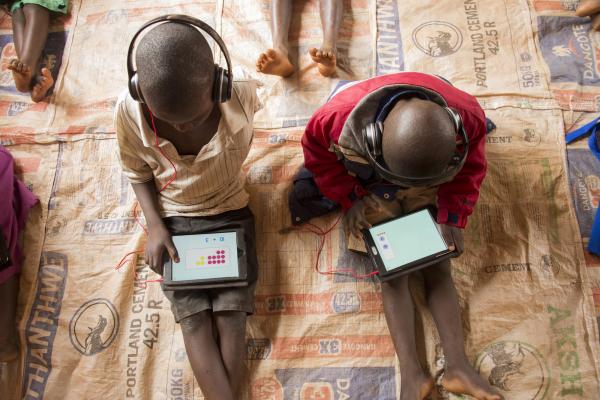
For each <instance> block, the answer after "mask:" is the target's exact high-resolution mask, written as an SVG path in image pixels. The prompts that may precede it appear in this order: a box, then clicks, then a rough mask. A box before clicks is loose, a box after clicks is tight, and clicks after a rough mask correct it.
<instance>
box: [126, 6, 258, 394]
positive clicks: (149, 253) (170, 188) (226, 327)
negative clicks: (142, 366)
mask: <svg viewBox="0 0 600 400" xmlns="http://www.w3.org/2000/svg"><path fill="white" fill-rule="evenodd" d="M201 31H203V32H204V33H205V34H207V35H209V36H210V37H211V38H212V39H213V40H214V41H215V42H216V43H217V44H218V46H219V47H220V49H221V52H222V53H223V55H224V57H225V60H226V61H227V69H224V68H221V67H219V66H218V65H216V64H215V63H214V61H213V57H212V51H211V48H210V46H209V44H208V43H207V41H206V39H205V38H204V35H203V34H202V33H201ZM142 32H145V33H144V35H143V36H142V37H141V39H140V40H139V43H137V46H136V39H137V38H138V36H140V35H141V33H142ZM134 47H136V49H135V57H134ZM134 60H135V67H136V68H137V70H136V69H134ZM127 67H128V73H129V90H128V91H125V92H124V93H123V94H122V95H121V96H120V97H119V99H118V101H117V105H116V110H115V125H116V132H117V139H118V145H119V155H120V159H121V165H122V168H123V173H124V174H125V175H126V176H127V178H128V179H129V181H130V182H131V184H132V186H133V190H134V192H135V195H136V197H137V199H138V201H139V204H140V205H141V208H142V210H143V212H144V216H145V218H146V223H147V233H148V241H147V244H146V259H147V262H148V264H149V265H150V267H151V268H152V269H153V270H154V271H156V272H158V273H162V272H163V263H164V262H165V258H171V259H172V260H173V261H174V262H177V263H179V259H180V256H179V254H178V253H177V249H176V247H175V245H174V243H173V237H172V236H173V235H181V234H184V235H185V234H199V233H206V232H215V231H219V230H223V229H225V230H227V229H235V230H238V231H241V232H243V237H244V240H245V245H246V253H245V254H246V262H247V268H248V282H247V285H246V286H238V287H220V288H216V289H215V288H212V289H189V290H176V291H170V290H165V291H164V292H165V296H166V297H167V298H168V299H169V301H170V302H171V308H172V311H173V314H174V316H175V320H176V321H177V322H179V323H180V324H181V330H182V333H183V338H184V343H185V348H186V351H187V355H188V359H189V361H190V364H191V366H192V370H193V372H194V376H195V378H196V380H197V381H198V383H199V385H200V388H201V389H202V393H203V394H204V396H205V397H206V398H207V399H219V400H222V399H225V400H226V399H231V400H233V399H237V398H239V391H240V382H241V377H242V376H241V375H242V366H243V362H244V359H245V354H246V349H245V331H246V317H247V315H248V314H250V313H252V312H253V308H254V307H253V304H254V297H253V296H254V286H255V284H256V279H257V269H258V263H257V258H256V249H255V232H254V217H253V215H252V212H251V211H250V209H249V208H248V206H247V205H248V194H247V192H246V191H245V189H244V182H245V178H244V176H243V174H242V164H243V162H244V160H245V159H246V156H247V155H248V151H249V149H250V144H251V142H252V137H253V129H252V122H253V118H254V113H255V112H256V111H257V109H258V108H259V107H260V103H259V101H258V98H257V95H256V83H255V82H253V81H235V82H234V81H233V80H232V76H231V62H230V59H229V55H228V53H227V49H226V47H225V44H224V43H223V41H222V39H221V38H220V37H219V36H218V34H217V33H216V32H215V31H214V30H213V29H212V28H210V27H209V26H208V25H206V24H205V23H204V22H202V21H199V20H197V19H194V18H190V17H187V16H183V15H169V16H164V17H159V18H156V19H154V20H152V21H150V22H148V23H146V24H145V25H144V26H142V28H141V29H140V30H139V31H138V32H137V33H136V35H135V36H134V37H133V39H132V41H131V45H130V48H129V54H128V60H127ZM182 257H183V254H182Z"/></svg>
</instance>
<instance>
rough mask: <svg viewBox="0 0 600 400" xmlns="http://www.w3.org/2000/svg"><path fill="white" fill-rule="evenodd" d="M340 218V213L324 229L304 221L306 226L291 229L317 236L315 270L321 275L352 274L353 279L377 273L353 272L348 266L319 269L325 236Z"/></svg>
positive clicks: (376, 272) (377, 272)
mask: <svg viewBox="0 0 600 400" xmlns="http://www.w3.org/2000/svg"><path fill="white" fill-rule="evenodd" d="M341 219H342V215H340V216H339V217H338V218H337V219H336V221H335V222H334V223H333V225H331V227H329V228H328V229H327V230H324V229H322V228H321V227H319V226H317V225H315V224H313V223H311V222H307V223H306V226H307V227H308V228H303V227H295V226H294V227H292V228H293V229H296V230H298V231H301V232H302V231H304V232H310V233H314V234H315V235H317V236H319V238H320V243H319V250H318V251H317V259H316V261H315V271H317V273H319V274H321V275H342V276H352V277H353V278H355V279H367V278H370V277H372V276H375V275H378V274H379V271H373V272H370V273H368V274H357V273H356V272H354V271H353V270H351V269H348V268H345V269H335V270H330V271H321V270H320V269H319V259H320V258H321V253H322V252H323V247H324V246H325V236H327V235H328V234H329V233H330V232H331V231H332V230H333V229H334V228H335V227H336V226H337V225H338V224H339V223H340V221H341Z"/></svg>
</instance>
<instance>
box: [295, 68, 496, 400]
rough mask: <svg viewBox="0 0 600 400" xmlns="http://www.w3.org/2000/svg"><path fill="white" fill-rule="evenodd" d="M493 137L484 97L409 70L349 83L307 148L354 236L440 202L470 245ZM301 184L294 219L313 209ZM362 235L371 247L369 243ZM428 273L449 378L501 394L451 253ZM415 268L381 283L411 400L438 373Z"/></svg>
mask: <svg viewBox="0 0 600 400" xmlns="http://www.w3.org/2000/svg"><path fill="white" fill-rule="evenodd" d="M485 136H486V119H485V115H484V113H483V110H482V109H481V107H480V106H479V104H478V103H477V100H476V99H475V98H474V97H472V96H470V95H468V94H467V93H465V92H462V91H461V90H459V89H457V88H455V87H453V86H452V85H450V84H449V83H448V82H447V81H445V80H443V79H441V78H439V77H436V76H432V75H427V74H422V73H412V72H403V73H397V74H391V75H384V76H378V77H374V78H371V79H368V80H365V81H362V82H358V83H355V84H353V85H348V86H346V87H345V88H342V89H341V90H339V91H338V92H337V93H335V94H334V95H333V96H332V97H331V98H330V100H329V101H328V102H327V103H326V104H325V105H323V106H322V107H321V108H320V109H319V110H317V111H316V112H315V114H314V115H313V116H312V118H311V119H310V121H309V122H308V125H307V127H306V130H305V132H304V136H303V138H302V147H303V150H304V158H305V167H306V169H307V170H308V172H310V173H312V177H313V179H314V183H315V184H316V187H317V188H318V190H319V191H320V193H321V194H320V196H322V200H323V201H325V202H331V201H333V202H334V203H337V204H338V205H339V206H341V207H342V209H343V210H344V212H345V223H346V228H347V229H348V231H349V232H350V233H351V234H352V235H351V236H350V238H351V237H360V236H361V233H360V232H361V230H362V229H366V228H369V227H370V226H371V225H372V224H375V223H377V222H380V221H382V220H384V219H389V218H392V217H395V216H400V215H402V214H405V213H408V212H411V211H415V210H418V209H420V208H424V207H426V206H432V207H435V208H437V222H438V223H439V224H441V227H442V233H443V234H444V236H445V237H446V238H447V240H448V241H449V242H451V243H454V246H455V247H456V248H457V249H458V250H459V252H462V250H463V240H462V233H461V229H462V228H464V227H465V225H466V223H467V218H468V216H469V215H470V214H471V213H472V211H473V207H474V206H475V203H476V201H477V199H478V197H479V188H480V186H481V183H482V181H483V178H484V177H485V173H486V160H485V153H484V145H485ZM306 172H307V171H304V172H303V174H304V176H306ZM295 186H299V185H295ZM303 186H304V187H306V186H307V185H306V184H304V185H303ZM293 193H294V192H292V196H291V197H290V205H291V208H292V210H291V211H292V218H293V221H294V223H299V222H304V221H306V219H307V218H310V213H309V212H307V211H306V210H296V209H295V208H296V206H298V205H301V204H302V201H301V199H300V200H297V199H294V196H295V195H294V194H293ZM311 206H313V207H314V209H315V210H327V208H326V207H321V208H320V207H315V204H314V202H313V203H311ZM329 209H331V208H329ZM356 241H357V242H358V243H360V247H362V251H364V242H363V241H362V240H356ZM418 273H422V274H423V277H424V281H425V290H426V296H427V301H428V305H429V308H430V310H431V313H432V315H433V318H434V320H435V323H436V325H437V328H438V332H439V334H440V338H441V342H442V346H443V349H444V355H445V372H444V377H443V379H442V385H443V386H444V388H445V389H446V390H447V391H449V392H453V393H457V394H468V395H470V396H473V397H474V398H476V399H481V400H484V399H485V400H499V399H501V398H502V397H501V396H500V395H499V394H497V393H496V392H495V391H494V390H493V389H492V388H491V387H490V385H489V384H488V383H487V382H486V381H485V380H484V379H482V378H481V377H480V376H479V375H478V374H477V372H476V371H475V370H474V369H473V367H472V366H471V365H470V364H469V360H468V357H467V356H466V354H465V349H464V341H463V334H462V326H461V318H460V310H459V305H458V296H457V293H456V288H455V287H454V283H453V281H452V276H451V273H450V262H449V261H448V260H447V261H442V262H440V263H438V264H435V265H433V266H430V267H427V268H425V269H423V270H421V272H418ZM408 276H409V275H403V276H400V277H398V278H395V279H393V280H390V281H386V282H382V284H381V288H382V297H383V305H384V312H385V316H386V320H387V323H388V327H389V330H390V333H391V335H392V339H393V342H394V346H395V349H396V354H397V355H398V358H399V360H400V371H401V377H402V385H401V387H402V390H401V392H402V393H401V399H403V400H404V399H411V400H414V399H423V398H425V397H427V396H428V395H429V393H430V392H431V390H432V388H433V384H434V382H433V379H432V378H431V377H430V376H428V375H427V374H426V372H425V371H424V370H423V369H422V367H421V366H420V364H419V360H418V357H417V350H416V344H415V325H414V304H413V300H412V298H411V295H410V291H409V286H408Z"/></svg>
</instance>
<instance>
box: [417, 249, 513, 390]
mask: <svg viewBox="0 0 600 400" xmlns="http://www.w3.org/2000/svg"><path fill="white" fill-rule="evenodd" d="M423 276H424V278H425V290H426V296H427V303H428V305H429V309H430V311H431V314H432V315H433V319H434V320H435V324H436V326H437V329H438V332H439V334H440V339H441V341H442V347H443V349H444V357H445V360H446V367H445V371H444V378H443V380H442V385H443V386H444V388H445V389H446V390H448V391H449V392H452V393H457V394H468V395H470V396H473V397H475V398H476V399H479V400H500V399H502V396H500V395H499V394H497V393H496V392H495V391H494V390H493V389H492V387H491V386H490V385H489V384H488V383H487V382H486V381H485V380H484V379H483V378H482V377H481V376H479V374H478V373H477V372H476V371H475V370H474V369H473V367H472V366H471V364H470V363H469V360H468V358H467V355H466V354H465V345H464V338H463V332H462V324H461V318H460V309H459V305H458V295H457V293H456V287H455V286H454V282H453V281H452V274H451V272H450V260H446V261H443V262H441V263H439V264H436V265H434V266H431V267H428V268H425V269H424V270H423Z"/></svg>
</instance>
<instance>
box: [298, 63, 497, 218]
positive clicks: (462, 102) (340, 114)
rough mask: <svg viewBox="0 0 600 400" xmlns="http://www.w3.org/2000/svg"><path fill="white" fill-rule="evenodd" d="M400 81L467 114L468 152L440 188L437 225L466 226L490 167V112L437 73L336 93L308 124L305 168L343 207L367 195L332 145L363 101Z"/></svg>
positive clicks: (404, 75)
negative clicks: (487, 145) (487, 139)
mask: <svg viewBox="0 0 600 400" xmlns="http://www.w3.org/2000/svg"><path fill="white" fill-rule="evenodd" d="M397 84H406V85H411V86H419V87H423V88H425V89H429V90H431V91H433V92H435V93H437V94H439V95H440V96H441V97H443V98H444V100H445V101H446V103H447V104H448V106H449V107H452V108H454V109H455V110H457V111H458V112H459V114H460V116H461V118H462V122H463V125H464V128H465V131H466V132H467V135H468V137H469V142H470V143H469V153H468V156H467V159H466V161H465V164H464V166H463V168H462V169H461V170H460V172H459V173H458V174H457V175H456V176H455V177H454V179H453V180H452V181H450V182H447V183H444V184H442V185H441V186H439V189H438V199H437V207H438V215H437V220H438V223H443V224H448V225H454V226H458V227H460V228H464V227H465V225H466V223H467V217H468V216H469V215H470V214H471V213H472V212H473V207H474V206H475V203H476V202H477V199H478V198H479V188H480V186H481V182H482V181H483V178H484V177H485V173H486V168H487V163H486V160H485V137H486V121H485V115H484V112H483V110H482V109H481V107H480V106H479V103H477V100H476V99H475V98H474V97H473V96H471V95H469V94H467V93H465V92H463V91H461V90H459V89H457V88H455V87H453V86H452V85H450V84H448V83H446V82H445V81H443V80H442V79H440V78H438V77H435V76H432V75H427V74H422V73H416V72H400V73H396V74H390V75H383V76H378V77H374V78H371V79H367V80H365V81H362V82H359V83H357V84H355V85H354V86H351V87H349V88H347V89H344V90H342V91H341V92H339V93H338V94H336V95H335V96H334V97H333V98H331V99H330V100H329V101H328V102H327V103H326V104H325V105H323V106H322V107H321V108H319V109H318V110H317V111H316V112H315V113H314V115H313V116H312V118H311V119H310V121H309V122H308V125H307V126H306V130H305V132H304V136H303V137H302V147H303V149H304V160H305V166H306V168H307V169H308V170H310V171H311V172H312V174H313V176H314V179H315V182H316V184H317V186H318V187H319V189H320V190H321V192H322V193H323V195H325V196H326V197H327V198H329V199H331V200H333V201H334V202H336V203H338V204H340V205H341V206H342V208H343V209H344V211H347V210H348V209H349V208H350V207H352V205H353V203H354V202H355V201H356V200H357V199H358V198H361V197H362V196H364V195H366V194H367V193H368V192H367V191H366V190H365V188H364V187H363V186H362V184H361V183H360V181H359V180H358V179H357V178H356V177H354V176H352V175H349V174H348V171H347V170H346V168H345V167H344V164H343V162H342V160H340V159H339V157H338V155H337V154H336V153H335V152H334V151H333V145H335V146H340V143H339V142H340V136H341V135H342V132H343V128H344V125H345V124H346V121H347V119H348V117H349V115H350V113H351V112H352V110H353V109H354V108H355V106H356V105H357V103H359V101H361V100H362V99H363V98H365V97H366V96H368V95H370V94H371V93H372V92H373V91H375V90H376V89H379V88H383V87H385V86H388V85H397ZM357 128H361V129H362V127H357ZM347 131H348V127H347V128H346V130H345V133H344V134H346V135H347V134H348V133H347ZM342 142H346V140H342Z"/></svg>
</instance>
